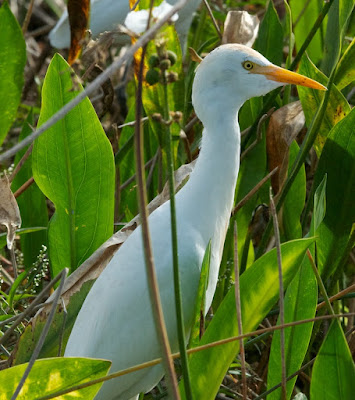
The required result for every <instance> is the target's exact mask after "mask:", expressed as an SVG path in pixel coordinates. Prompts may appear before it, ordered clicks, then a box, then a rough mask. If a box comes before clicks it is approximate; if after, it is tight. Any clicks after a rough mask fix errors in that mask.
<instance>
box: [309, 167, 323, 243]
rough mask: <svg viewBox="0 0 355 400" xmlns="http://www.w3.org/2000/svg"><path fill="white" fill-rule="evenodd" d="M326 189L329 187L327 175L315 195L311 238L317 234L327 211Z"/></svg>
mask: <svg viewBox="0 0 355 400" xmlns="http://www.w3.org/2000/svg"><path fill="white" fill-rule="evenodd" d="M326 187H327V174H324V177H323V179H322V180H321V182H320V184H319V185H318V187H317V189H316V191H315V193H314V211H313V215H312V221H311V229H310V232H309V234H310V236H314V235H315V234H316V230H317V229H318V227H319V225H320V224H321V223H322V221H323V219H324V216H325V211H326V194H325V193H326Z"/></svg>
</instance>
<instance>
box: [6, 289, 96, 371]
mask: <svg viewBox="0 0 355 400" xmlns="http://www.w3.org/2000/svg"><path fill="white" fill-rule="evenodd" d="M93 283H94V281H88V282H85V283H84V284H83V285H82V287H81V288H80V290H79V291H78V292H76V293H75V294H73V295H72V296H71V297H70V299H69V303H68V304H67V306H66V308H67V317H66V318H65V315H64V313H63V309H62V307H57V310H56V313H55V315H54V319H53V322H52V324H51V326H50V328H49V332H48V335H47V337H46V340H45V342H44V345H43V347H42V350H41V353H40V358H44V357H56V356H57V355H58V349H59V343H60V340H61V335H62V332H63V326H64V332H63V343H62V346H61V348H62V349H65V346H66V343H67V341H68V338H69V335H70V332H71V330H72V328H73V326H74V322H75V320H76V317H77V315H78V313H79V311H80V309H81V306H82V305H83V302H84V300H85V298H86V296H87V294H88V293H89V291H90V289H91V287H92V285H93ZM49 307H50V306H49ZM49 310H50V308H49V309H48V307H47V308H46V311H41V312H40V313H39V314H37V315H36V316H35V317H34V318H32V320H31V322H30V323H29V324H28V325H27V326H26V328H25V331H24V332H23V334H22V335H21V337H20V339H19V341H18V343H17V346H16V349H15V351H14V353H13V357H14V361H13V364H14V365H19V364H23V363H26V362H28V361H29V359H30V358H31V355H32V353H33V350H34V348H35V346H36V344H37V342H38V339H39V337H40V335H41V333H42V330H43V328H44V325H45V323H46V321H47V318H48V313H49ZM64 324H65V325H64Z"/></svg>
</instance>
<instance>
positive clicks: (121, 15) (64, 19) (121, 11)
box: [49, 0, 201, 49]
mask: <svg viewBox="0 0 355 400" xmlns="http://www.w3.org/2000/svg"><path fill="white" fill-rule="evenodd" d="M177 1H178V0H168V3H170V4H172V5H174V4H176V3H177ZM200 3H201V0H189V1H188V2H187V4H186V5H185V6H184V7H183V8H182V9H181V10H180V11H179V13H178V15H179V18H178V20H177V21H176V23H175V27H176V31H177V33H178V35H179V38H180V43H181V47H182V48H184V47H185V44H186V41H187V34H188V31H189V29H190V25H191V22H192V19H193V15H194V12H195V11H196V9H197V7H198V6H199V5H200ZM90 7H91V9H90V30H91V33H92V35H93V37H94V38H95V37H97V36H98V35H99V34H100V33H102V32H105V31H110V30H112V29H116V28H117V27H118V25H123V23H124V21H125V19H126V16H127V14H128V13H129V12H130V8H129V1H128V0H91V3H90ZM49 41H50V43H51V45H52V46H53V47H56V48H58V49H63V48H68V47H69V46H70V29H69V21H68V11H67V10H65V11H64V13H63V15H62V16H61V17H60V19H59V21H58V22H57V24H56V26H55V27H54V28H53V29H52V30H51V32H50V34H49ZM126 43H129V39H128V40H124V43H123V44H126Z"/></svg>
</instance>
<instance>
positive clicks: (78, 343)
mask: <svg viewBox="0 0 355 400" xmlns="http://www.w3.org/2000/svg"><path fill="white" fill-rule="evenodd" d="M276 80H278V81H276ZM285 82H292V83H302V84H303V85H305V86H311V85H313V86H312V87H317V88H320V85H319V84H317V83H316V82H314V81H312V80H310V79H308V78H305V77H301V76H300V75H298V74H295V73H292V72H289V71H286V70H283V69H282V68H279V67H276V66H274V65H272V64H271V63H270V62H269V61H268V60H267V59H266V58H264V57H263V56H262V55H260V54H259V53H257V52H256V51H254V50H252V49H250V48H248V47H245V46H242V45H236V44H234V45H224V46H220V47H219V48H217V49H215V50H214V51H213V52H211V53H210V54H209V55H208V56H207V57H206V58H205V59H204V60H203V61H202V62H201V64H200V65H199V66H198V68H197V71H196V76H195V80H194V84H193V91H192V101H193V105H194V108H195V111H196V114H197V115H198V117H199V118H200V119H201V121H202V123H203V125H204V132H203V138H202V147H201V152H200V155H199V158H198V160H197V163H196V166H195V169H194V171H193V172H192V174H191V177H190V180H189V181H188V182H187V184H186V185H185V186H184V187H183V188H182V189H181V190H180V192H179V193H178V194H177V195H176V212H177V233H178V248H179V266H180V274H181V286H182V298H183V311H184V322H185V328H186V336H188V335H189V331H190V329H191V323H192V318H193V309H194V304H195V297H196V292H197V288H198V282H199V274H200V268H201V264H202V259H203V256H204V253H205V250H206V247H207V244H208V242H209V240H210V239H211V240H212V249H211V265H210V275H209V283H208V289H207V296H206V303H207V304H206V311H207V309H208V308H209V307H210V304H211V302H212V298H213V294H214V291H215V288H216V284H217V279H218V270H219V264H220V261H221V257H222V250H223V243H224V240H225V234H226V229H227V226H228V222H229V218H230V213H231V209H232V206H233V199H234V190H235V185H236V180H237V176H238V170H239V153H240V132H239V125H238V119H237V118H238V110H239V108H240V107H241V106H242V104H243V103H244V102H245V101H246V100H247V99H249V98H251V97H253V96H260V95H264V94H266V93H267V92H269V91H270V90H272V89H275V88H276V87H278V86H281V85H282V84H283V83H285ZM316 85H318V86H316ZM149 225H150V229H151V237H152V244H153V252H154V257H155V267H156V270H157V276H158V281H159V289H160V294H161V301H162V305H163V311H164V317H165V321H166V325H167V330H168V335H169V340H170V344H171V348H172V351H174V352H175V351H178V340H177V332H176V317H175V307H174V289H173V267H172V251H171V234H170V208H169V203H168V202H167V203H165V204H164V205H162V206H161V207H159V208H158V209H157V210H156V211H154V212H153V213H152V214H151V216H150V217H149ZM65 356H75V357H82V356H84V357H94V358H104V359H109V360H112V362H113V364H112V368H111V372H113V371H117V370H121V369H125V368H128V367H131V366H133V365H136V364H140V363H142V362H145V361H149V360H151V359H155V358H158V357H160V356H161V353H160V350H159V346H158V342H157V336H156V331H155V327H154V322H153V316H152V311H151V306H150V299H149V291H148V287H147V279H146V272H145V266H144V256H143V249H142V237H141V229H140V228H139V227H138V228H137V229H136V230H135V232H133V233H132V235H131V236H130V237H129V238H128V239H127V241H126V242H125V243H124V244H123V245H122V247H121V248H120V249H119V251H118V252H117V253H116V254H115V256H114V257H113V259H112V260H111V262H110V263H109V265H108V266H107V267H106V269H105V270H104V271H103V273H102V274H101V276H100V277H99V278H98V279H97V281H96V282H95V284H94V285H93V287H92V289H91V291H90V293H89V294H88V296H87V298H86V300H85V302H84V304H83V306H82V309H81V311H80V313H79V315H78V317H77V320H76V323H75V325H74V328H73V330H72V333H71V335H70V338H69V341H68V344H67V348H66V352H65ZM162 376H163V367H162V366H161V365H159V366H156V367H153V368H149V369H144V370H141V371H139V372H135V373H132V374H129V375H125V376H122V377H120V378H118V379H114V380H111V381H109V382H107V383H104V385H103V387H102V389H101V390H100V392H99V394H98V396H97V399H102V400H109V399H110V400H112V399H115V400H118V399H119V400H127V399H130V398H136V397H134V396H137V395H138V394H139V393H140V392H147V391H149V390H150V389H151V388H152V387H154V386H155V385H156V384H157V383H158V381H159V380H160V379H161V377H162Z"/></svg>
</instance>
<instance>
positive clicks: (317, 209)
mask: <svg viewBox="0 0 355 400" xmlns="http://www.w3.org/2000/svg"><path fill="white" fill-rule="evenodd" d="M325 183H326V178H324V179H323V180H322V182H321V184H320V185H319V187H318V188H317V190H316V192H315V195H314V212H313V216H312V222H311V227H312V228H311V232H310V235H312V236H313V235H314V231H315V229H316V228H317V227H318V226H319V224H320V223H321V222H322V220H323V218H324V214H325V204H324V202H325ZM310 247H311V248H312V250H311V251H312V252H313V253H314V245H313V244H312V245H311V246H310ZM317 297H318V286H317V281H316V278H315V275H314V272H313V270H312V267H311V265H310V262H309V259H308V257H304V259H303V262H302V265H301V268H300V269H299V271H297V273H296V275H295V277H294V278H293V280H292V282H291V283H290V286H289V287H288V288H287V291H286V295H285V322H286V323H287V322H291V321H297V320H302V319H308V318H314V316H315V313H316V306H317ZM279 323H280V318H279V319H278V324H279ZM312 328H313V323H309V324H304V325H298V326H293V327H291V328H288V329H286V330H285V361H286V376H290V375H291V374H293V373H294V372H296V371H298V369H299V368H300V367H301V365H302V363H303V361H304V357H305V355H306V352H307V349H308V346H309V341H310V339H311V334H312ZM280 347H281V346H280V331H276V332H274V335H273V339H272V345H271V351H270V357H269V365H268V378H267V387H268V389H270V388H271V387H273V386H275V385H277V384H278V383H279V382H281V368H282V367H281V357H280V354H281V350H280ZM296 379H297V378H296V377H295V378H293V379H291V380H289V381H288V382H287V398H288V399H289V398H290V397H291V395H292V391H293V387H294V384H295V382H296ZM267 398H268V399H275V400H278V399H280V398H281V389H277V390H275V391H273V392H272V393H270V394H269V395H268V397H267Z"/></svg>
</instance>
